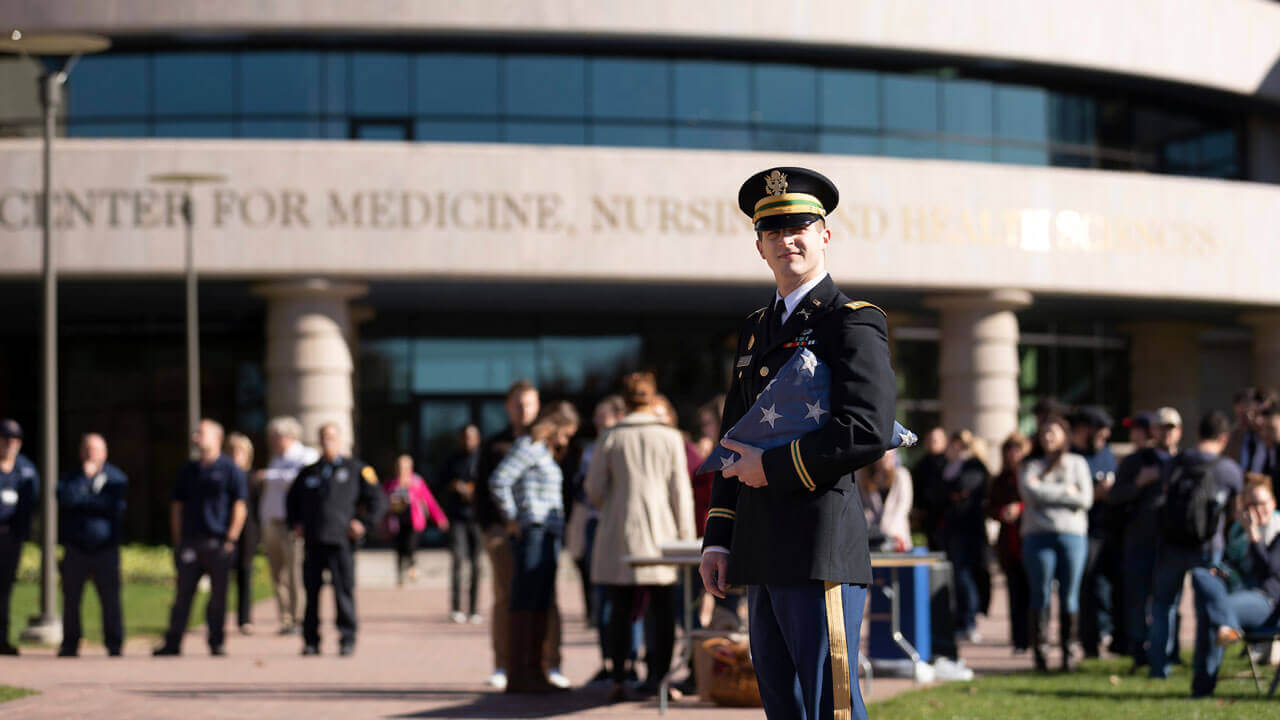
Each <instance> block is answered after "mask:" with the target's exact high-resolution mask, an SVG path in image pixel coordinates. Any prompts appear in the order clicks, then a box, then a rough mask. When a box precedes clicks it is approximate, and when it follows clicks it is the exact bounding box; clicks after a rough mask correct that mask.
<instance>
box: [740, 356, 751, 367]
mask: <svg viewBox="0 0 1280 720" xmlns="http://www.w3.org/2000/svg"><path fill="white" fill-rule="evenodd" d="M750 364H751V356H750V355H739V356H738V365H737V366H738V367H746V366H748V365H750Z"/></svg>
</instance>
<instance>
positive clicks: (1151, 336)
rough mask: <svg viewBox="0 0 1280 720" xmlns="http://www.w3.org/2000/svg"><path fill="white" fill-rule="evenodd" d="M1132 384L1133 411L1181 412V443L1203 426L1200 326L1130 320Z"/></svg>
mask: <svg viewBox="0 0 1280 720" xmlns="http://www.w3.org/2000/svg"><path fill="white" fill-rule="evenodd" d="M1121 330H1123V331H1124V332H1126V333H1128V334H1129V336H1130V342H1129V363H1130V372H1129V377H1130V380H1129V388H1130V400H1131V406H1132V408H1133V411H1134V412H1139V411H1142V410H1155V409H1156V408H1158V407H1164V406H1168V407H1171V408H1174V409H1175V410H1177V411H1178V413H1179V414H1180V415H1182V444H1183V446H1184V447H1185V446H1188V445H1190V444H1192V443H1194V442H1195V436H1196V431H1197V428H1199V426H1200V327H1199V326H1198V325H1195V324H1192V323H1179V322H1140V323H1129V324H1126V325H1124V326H1122V327H1121Z"/></svg>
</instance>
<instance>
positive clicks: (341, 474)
mask: <svg viewBox="0 0 1280 720" xmlns="http://www.w3.org/2000/svg"><path fill="white" fill-rule="evenodd" d="M348 477H349V475H348V473H347V469H346V468H338V472H336V473H334V474H333V479H334V480H335V481H337V482H346V481H347V478H348Z"/></svg>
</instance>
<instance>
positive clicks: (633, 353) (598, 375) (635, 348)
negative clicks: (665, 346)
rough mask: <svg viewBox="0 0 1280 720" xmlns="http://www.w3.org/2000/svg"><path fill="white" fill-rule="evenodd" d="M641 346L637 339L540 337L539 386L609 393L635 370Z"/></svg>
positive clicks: (575, 391) (628, 337)
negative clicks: (623, 377)
mask: <svg viewBox="0 0 1280 720" xmlns="http://www.w3.org/2000/svg"><path fill="white" fill-rule="evenodd" d="M641 346H642V343H641V340H640V338H639V337H637V336H623V337H554V336H548V337H544V338H541V339H539V341H538V386H539V387H542V388H549V389H551V390H553V391H554V392H556V393H582V392H584V391H587V390H596V391H599V392H608V391H609V390H610V389H611V388H612V387H613V386H614V385H615V384H616V381H617V379H618V378H619V377H621V376H622V375H623V374H624V373H626V372H628V371H630V370H632V369H634V367H635V364H636V359H637V358H639V357H640V351H641Z"/></svg>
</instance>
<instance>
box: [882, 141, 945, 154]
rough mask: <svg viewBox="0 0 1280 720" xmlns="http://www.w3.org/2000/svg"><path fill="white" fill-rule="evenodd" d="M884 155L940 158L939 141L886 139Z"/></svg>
mask: <svg viewBox="0 0 1280 720" xmlns="http://www.w3.org/2000/svg"><path fill="white" fill-rule="evenodd" d="M884 154H885V155H888V156H890V157H907V158H936V157H938V141H937V140H917V139H914V138H898V137H886V138H885V139H884Z"/></svg>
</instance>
